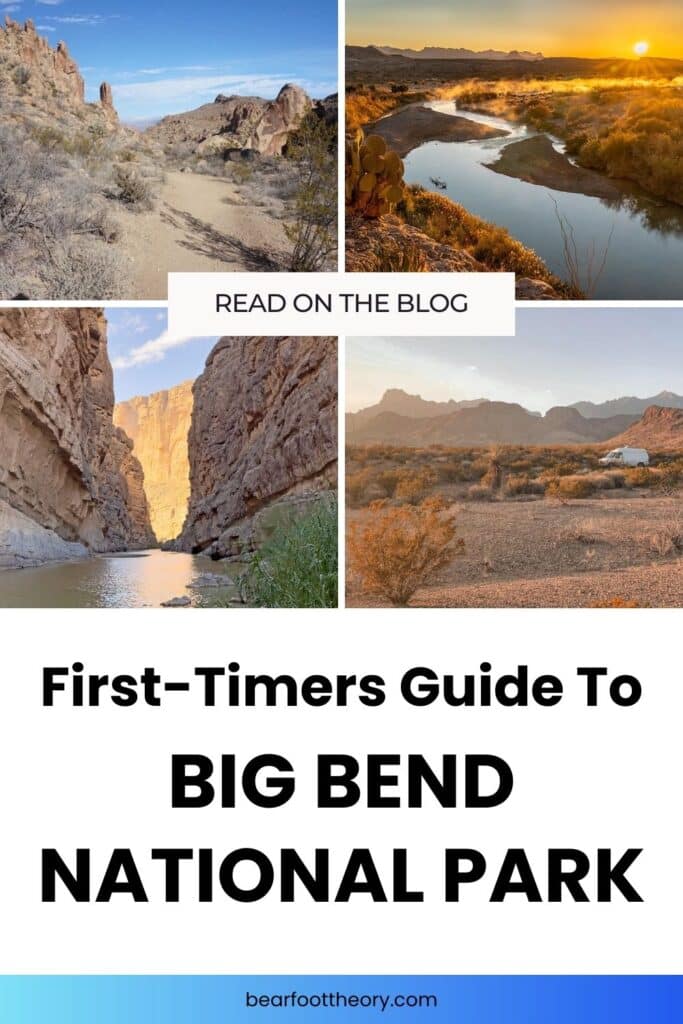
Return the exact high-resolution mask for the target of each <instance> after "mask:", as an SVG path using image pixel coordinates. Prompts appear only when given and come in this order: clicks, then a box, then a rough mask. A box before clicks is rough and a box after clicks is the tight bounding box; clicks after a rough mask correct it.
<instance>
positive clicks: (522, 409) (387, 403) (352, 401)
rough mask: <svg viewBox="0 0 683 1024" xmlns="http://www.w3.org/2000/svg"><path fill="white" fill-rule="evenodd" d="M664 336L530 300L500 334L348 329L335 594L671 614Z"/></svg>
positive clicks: (676, 518)
mask: <svg viewBox="0 0 683 1024" xmlns="http://www.w3.org/2000/svg"><path fill="white" fill-rule="evenodd" d="M680 329H681V316H680V311H679V310H656V311H652V310H634V309H630V310H616V309H609V310H608V309H592V310H582V309H572V310H569V309H563V310H554V311H550V310H547V309H546V308H543V307H541V308H537V309H525V310H520V311H519V312H518V324H517V336H516V338H515V339H514V341H508V340H507V339H494V338H484V339H480V338H477V339H474V338H472V339H462V338H447V339H446V338H438V339H437V338H420V339H410V340H404V339H391V338H379V339H377V338H364V339H349V340H348V342H347V344H348V353H347V388H346V395H347V414H346V502H347V517H346V526H347V566H348V568H347V604H349V605H351V606H360V607H375V606H382V607H383V606H391V605H395V606H405V605H408V604H410V605H411V606H420V607H468V608H469V607H492V608H502V607H561V608H562V607H680V606H681V604H683V506H682V505H681V493H682V489H683V360H682V359H681V352H680V341H679V339H680ZM406 385H410V386H411V387H413V388H414V387H416V386H418V385H420V386H421V387H424V390H423V391H422V394H416V393H415V392H414V391H408V390H407V387H406ZM648 385H651V387H650V388H648ZM636 387H638V392H636ZM641 388H642V390H641ZM378 392H379V393H378ZM375 395H376V396H377V399H376V400H371V401H368V398H372V396H375Z"/></svg>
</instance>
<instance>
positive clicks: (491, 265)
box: [396, 185, 569, 295]
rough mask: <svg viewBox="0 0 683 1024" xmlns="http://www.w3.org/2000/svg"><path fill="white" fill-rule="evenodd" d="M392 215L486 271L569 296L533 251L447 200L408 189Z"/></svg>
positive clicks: (507, 233) (425, 192)
mask: <svg viewBox="0 0 683 1024" xmlns="http://www.w3.org/2000/svg"><path fill="white" fill-rule="evenodd" d="M396 212H397V213H398V215H399V216H400V217H402V218H403V220H404V221H405V222H406V223H407V224H410V225H412V226H413V227H416V228H418V229H419V230H420V231H424V233H425V234H426V235H429V237H430V238H433V239H434V240H435V241H437V242H441V243H443V244H446V245H452V246H453V247H454V248H457V249H465V250H466V251H467V252H469V253H470V254H471V255H472V256H474V258H475V259H477V260H479V261H480V262H481V263H483V264H484V265H485V266H486V268H487V269H488V270H506V271H513V272H514V273H515V274H517V275H518V276H519V277H533V278H537V279H539V280H542V281H546V282H548V283H549V284H551V285H552V286H553V287H555V288H557V289H558V290H559V291H560V292H562V293H563V294H566V295H568V294H569V293H568V292H567V289H566V287H565V286H564V285H563V283H562V282H561V281H560V280H559V278H557V277H555V276H554V275H553V274H551V272H550V271H549V270H548V268H547V267H546V265H545V263H544V262H543V260H541V259H540V258H539V257H538V256H537V255H536V253H535V252H533V250H531V249H527V248H526V246H524V245H522V243H521V242H518V241H517V239H515V238H513V237H512V235H511V234H510V233H509V232H508V231H507V230H506V229H505V228H501V227H498V226H497V225H495V224H489V223H488V221H485V220H482V219H481V218H480V217H476V216H475V215H474V214H471V213H469V212H468V211H467V210H465V208H464V207H463V206H460V205H459V203H454V202H453V200H452V199H448V197H447V196H442V195H437V194H436V193H435V192H429V191H427V190H426V189H423V188H422V187H421V186H419V185H411V186H409V188H407V189H406V192H405V195H404V199H403V201H402V202H401V203H399V205H398V207H397V210H396Z"/></svg>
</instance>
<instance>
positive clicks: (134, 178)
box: [114, 164, 152, 210]
mask: <svg viewBox="0 0 683 1024" xmlns="http://www.w3.org/2000/svg"><path fill="white" fill-rule="evenodd" d="M114 182H115V184H116V189H117V193H116V195H117V198H118V199H120V200H121V202H122V203H125V204H126V205H127V206H132V207H134V208H135V209H138V210H149V209H150V207H151V205H152V191H151V189H150V186H149V183H148V182H147V181H145V180H144V178H142V177H141V176H140V174H139V173H138V172H137V171H135V170H134V169H133V168H132V167H127V166H124V165H121V164H119V165H118V166H117V167H115V168H114Z"/></svg>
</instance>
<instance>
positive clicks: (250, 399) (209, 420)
mask: <svg viewBox="0 0 683 1024" xmlns="http://www.w3.org/2000/svg"><path fill="white" fill-rule="evenodd" d="M188 444H189V458H190V488H191V491H190V506H189V510H188V514H187V520H186V522H185V525H184V527H183V531H182V534H181V536H180V538H179V540H178V542H177V546H178V547H179V548H180V549H181V550H183V551H193V552H200V551H201V552H204V553H206V554H209V555H211V556H212V557H215V558H222V557H226V556H236V555H239V554H240V553H241V552H242V551H244V550H245V549H248V548H250V547H254V546H255V545H257V544H258V543H259V540H260V539H261V536H262V533H263V532H264V531H266V530H267V529H268V528H269V525H272V524H273V523H274V522H276V521H277V517H278V511H279V510H281V509H287V511H289V510H290V509H293V510H294V511H296V509H297V508H299V507H305V503H306V501H307V500H310V497H311V496H312V495H316V494H317V493H319V492H320V491H321V490H328V489H329V488H330V487H334V486H335V485H336V475H337V468H336V467H337V343H336V339H334V338H291V337H290V338H222V339H221V340H220V341H219V342H218V344H217V345H216V347H215V348H214V349H213V351H212V352H211V354H210V355H209V358H208V359H207V363H206V369H205V370H204V373H203V374H202V375H201V376H200V377H199V378H198V379H197V380H196V382H195V385H194V409H193V413H192V425H191V427H190V433H189V438H188Z"/></svg>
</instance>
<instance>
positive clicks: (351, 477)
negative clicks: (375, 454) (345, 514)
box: [346, 469, 372, 508]
mask: <svg viewBox="0 0 683 1024" xmlns="http://www.w3.org/2000/svg"><path fill="white" fill-rule="evenodd" d="M371 479H372V474H371V472H370V471H369V470H368V469H361V470H358V471H357V472H355V473H348V472H347V474H346V500H347V502H348V503H349V505H351V506H353V507H354V508H358V507H360V506H361V505H364V504H367V500H368V499H367V495H368V487H369V485H370V481H371Z"/></svg>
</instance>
